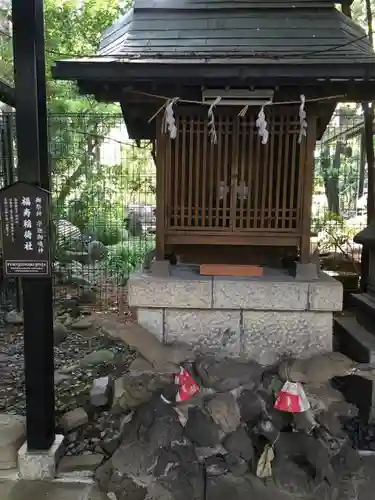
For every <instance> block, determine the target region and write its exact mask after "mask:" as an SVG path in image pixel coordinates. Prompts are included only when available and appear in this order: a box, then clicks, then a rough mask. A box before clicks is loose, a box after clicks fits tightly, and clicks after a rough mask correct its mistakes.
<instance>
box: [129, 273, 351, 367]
mask: <svg viewBox="0 0 375 500" xmlns="http://www.w3.org/2000/svg"><path fill="white" fill-rule="evenodd" d="M128 285H129V293H128V298H129V305H130V306H131V307H135V308H137V311H138V322H139V323H140V324H141V325H142V326H144V327H145V328H147V329H148V330H150V331H152V332H153V333H154V334H155V335H156V336H157V337H158V338H159V339H160V340H162V341H163V342H165V343H173V342H176V341H182V342H186V343H189V344H191V345H193V346H194V347H196V348H197V349H199V350H203V351H211V352H214V353H216V354H222V355H226V356H235V357H243V358H252V359H256V360H257V361H258V362H260V363H262V364H270V363H274V362H275V361H277V360H278V359H279V358H280V357H281V356H284V355H298V356H309V355H311V354H315V353H318V352H326V351H330V350H332V321H333V319H332V313H333V311H339V310H341V308H342V296H343V290H342V285H341V283H339V282H338V281H336V280H334V279H333V278H330V277H329V276H327V275H325V274H322V275H321V276H320V278H319V279H318V280H312V281H301V279H298V280H296V279H294V278H293V277H290V276H287V275H284V274H282V273H281V272H277V271H274V272H271V271H270V272H265V275H264V276H262V277H256V278H223V277H210V276H200V275H199V274H198V270H197V268H196V267H195V266H182V265H181V266H176V267H175V268H173V269H172V271H171V276H170V277H168V278H160V277H155V276H151V275H150V274H145V273H136V274H134V275H132V276H131V278H130V279H129V282H128Z"/></svg>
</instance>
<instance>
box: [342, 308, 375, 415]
mask: <svg viewBox="0 0 375 500" xmlns="http://www.w3.org/2000/svg"><path fill="white" fill-rule="evenodd" d="M334 338H335V344H336V346H337V350H339V351H340V352H342V353H343V354H345V355H346V356H348V357H349V358H351V359H353V360H355V361H357V362H359V363H374V364H375V335H373V334H372V333H371V332H369V331H368V330H366V328H365V327H364V326H362V325H361V324H360V323H359V322H358V320H357V318H356V317H355V316H354V315H353V316H341V317H338V318H335V320H334ZM342 391H343V393H344V395H345V398H346V399H347V401H349V402H350V403H353V404H355V405H356V406H358V408H359V410H360V414H361V417H362V418H364V419H365V420H369V421H370V422H374V421H375V384H374V383H373V382H372V381H371V380H365V379H363V378H362V377H358V376H350V377H345V380H344V381H343V386H342Z"/></svg>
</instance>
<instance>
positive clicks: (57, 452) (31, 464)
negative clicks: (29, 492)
mask: <svg viewBox="0 0 375 500" xmlns="http://www.w3.org/2000/svg"><path fill="white" fill-rule="evenodd" d="M63 441H64V436H62V435H57V436H56V437H55V442H54V443H53V445H52V446H51V448H50V449H49V450H47V451H36V452H35V451H29V450H28V449H27V443H24V444H23V445H22V447H21V448H20V449H19V451H18V469H19V475H20V478H21V479H30V480H42V479H53V478H54V477H55V476H56V468H57V464H58V462H59V461H60V459H61V457H62V455H63V451H64V449H63Z"/></svg>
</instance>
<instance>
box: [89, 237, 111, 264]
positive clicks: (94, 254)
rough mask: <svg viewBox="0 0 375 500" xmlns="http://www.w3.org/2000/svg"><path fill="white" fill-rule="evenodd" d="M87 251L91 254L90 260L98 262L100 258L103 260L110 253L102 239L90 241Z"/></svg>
mask: <svg viewBox="0 0 375 500" xmlns="http://www.w3.org/2000/svg"><path fill="white" fill-rule="evenodd" d="M87 252H88V254H89V259H90V262H96V261H98V260H103V259H104V257H105V256H106V255H107V254H108V249H107V248H106V246H105V245H104V244H103V243H102V242H101V241H96V240H93V241H90V242H89V244H88V245H87Z"/></svg>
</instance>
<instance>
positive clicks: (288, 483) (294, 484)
mask: <svg viewBox="0 0 375 500" xmlns="http://www.w3.org/2000/svg"><path fill="white" fill-rule="evenodd" d="M272 476H273V481H274V485H275V486H276V488H277V489H278V490H279V491H280V493H279V494H282V495H286V496H287V498H288V499H291V498H295V499H297V498H298V499H300V498H301V499H313V500H318V499H319V498H324V499H325V498H327V499H328V498H329V499H331V498H335V496H333V495H332V492H331V494H330V492H329V490H330V487H329V485H328V483H326V482H325V481H322V480H321V479H319V478H314V477H313V476H312V475H311V474H309V473H308V472H307V470H306V469H305V468H303V467H299V466H298V465H297V464H296V463H295V462H293V461H291V460H288V459H287V458H285V457H283V458H282V459H280V458H279V457H277V456H276V458H275V460H273V462H272ZM270 498H272V499H273V500H274V497H273V496H271V497H270ZM340 500H341V499H340Z"/></svg>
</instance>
